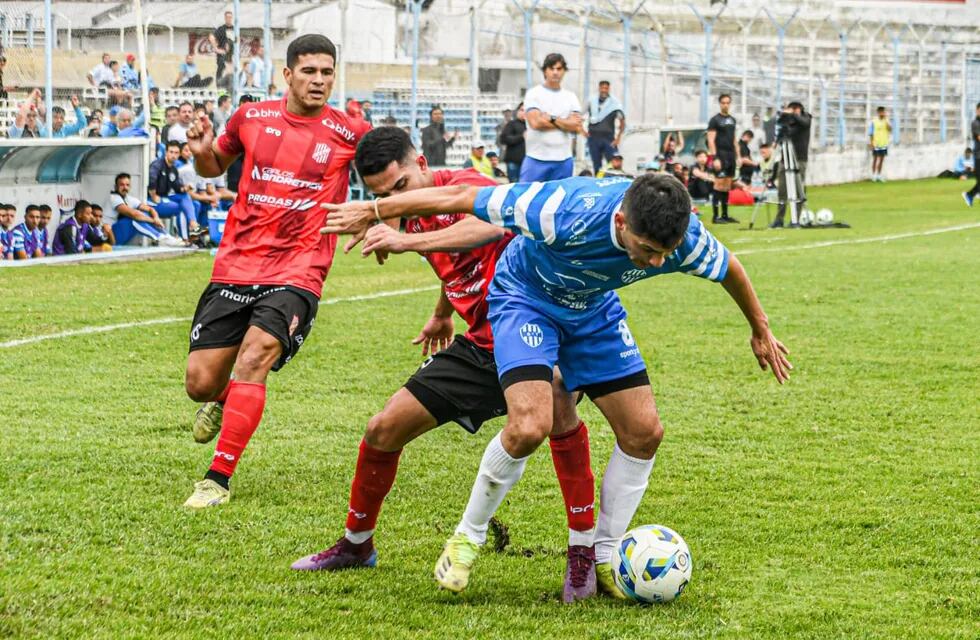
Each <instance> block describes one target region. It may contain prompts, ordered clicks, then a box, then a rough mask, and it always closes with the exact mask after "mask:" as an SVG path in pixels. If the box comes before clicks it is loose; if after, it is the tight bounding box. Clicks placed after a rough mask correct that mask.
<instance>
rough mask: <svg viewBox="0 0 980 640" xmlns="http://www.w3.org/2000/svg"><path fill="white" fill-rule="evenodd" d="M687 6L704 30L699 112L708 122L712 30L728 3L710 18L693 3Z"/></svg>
mask: <svg viewBox="0 0 980 640" xmlns="http://www.w3.org/2000/svg"><path fill="white" fill-rule="evenodd" d="M687 6H688V8H690V9H691V11H692V12H694V15H695V17H697V19H698V22H700V23H701V28H702V29H703V30H704V59H703V64H702V65H701V104H700V108H699V109H698V112H699V117H700V119H701V121H702V122H706V121H707V120H708V96H709V95H710V94H711V32H712V31H713V30H714V26H715V22H716V21H717V20H718V18H720V17H721V14H723V13H724V12H725V9H726V8H727V7H728V5H727V4H723V5H721V9H719V11H718V13H716V14H715V15H714V17H712V18H710V19H708V18H705V17H704V16H702V15H701V12H700V11H698V9H697V7H695V6H694V5H693V4H688V5H687Z"/></svg>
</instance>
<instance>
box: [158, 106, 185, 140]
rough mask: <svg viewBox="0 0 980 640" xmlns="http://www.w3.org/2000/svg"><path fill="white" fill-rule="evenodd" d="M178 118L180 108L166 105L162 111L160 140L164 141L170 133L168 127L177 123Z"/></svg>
mask: <svg viewBox="0 0 980 640" xmlns="http://www.w3.org/2000/svg"><path fill="white" fill-rule="evenodd" d="M179 119H180V109H179V108H178V107H174V106H170V107H167V108H166V110H165V111H164V112H163V127H162V128H161V129H160V141H161V142H163V143H166V142H167V141H168V140H169V138H168V136H169V135H170V127H172V126H173V125H175V124H177V120H179Z"/></svg>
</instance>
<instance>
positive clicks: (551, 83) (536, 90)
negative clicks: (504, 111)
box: [520, 53, 588, 182]
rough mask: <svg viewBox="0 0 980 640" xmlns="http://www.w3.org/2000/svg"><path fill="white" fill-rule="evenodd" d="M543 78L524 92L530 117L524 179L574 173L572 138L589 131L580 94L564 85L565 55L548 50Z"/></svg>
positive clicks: (548, 177) (536, 180) (562, 176)
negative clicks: (585, 122)
mask: <svg viewBox="0 0 980 640" xmlns="http://www.w3.org/2000/svg"><path fill="white" fill-rule="evenodd" d="M541 71H542V72H543V73H544V82H543V83H542V84H539V85H538V86H536V87H533V88H531V89H529V90H528V92H527V94H526V95H525V96H524V111H525V117H526V120H527V134H526V144H525V148H526V151H527V155H525V157H524V162H523V163H522V164H521V178H520V181H521V182H538V181H547V180H561V179H563V178H570V177H572V173H573V172H574V170H575V159H574V158H573V157H572V140H574V139H575V135H576V134H577V133H581V134H582V135H586V136H587V135H588V133H586V131H585V130H584V129H583V127H582V123H583V120H582V106H581V104H580V103H579V101H578V97H577V96H576V95H575V94H574V93H572V92H571V91H568V90H567V89H562V88H561V81H562V78H564V77H565V72H566V71H568V65H567V64H566V63H565V57H564V56H562V55H561V54H560V53H549V54H548V56H547V57H546V58H545V59H544V64H542V65H541Z"/></svg>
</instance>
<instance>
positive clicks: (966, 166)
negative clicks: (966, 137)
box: [953, 147, 975, 180]
mask: <svg viewBox="0 0 980 640" xmlns="http://www.w3.org/2000/svg"><path fill="white" fill-rule="evenodd" d="M974 168H975V165H974V161H973V149H970V148H969V147H967V148H966V149H964V150H963V155H961V156H960V157H958V158H957V159H956V161H955V162H954V163H953V177H954V178H958V179H960V180H966V179H967V178H972V177H973V170H974Z"/></svg>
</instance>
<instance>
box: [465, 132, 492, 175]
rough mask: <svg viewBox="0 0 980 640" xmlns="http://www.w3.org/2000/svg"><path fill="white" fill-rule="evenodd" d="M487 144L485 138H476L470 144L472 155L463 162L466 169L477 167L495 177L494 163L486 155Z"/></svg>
mask: <svg viewBox="0 0 980 640" xmlns="http://www.w3.org/2000/svg"><path fill="white" fill-rule="evenodd" d="M485 151H486V145H485V144H484V143H483V140H474V141H473V144H472V145H471V146H470V157H469V158H468V159H467V160H466V162H464V163H463V168H464V169H476V170H477V171H479V172H480V173H482V174H483V175H485V176H487V177H488V178H492V177H493V165H492V164H490V158H488V157H487V156H486V153H485Z"/></svg>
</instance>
